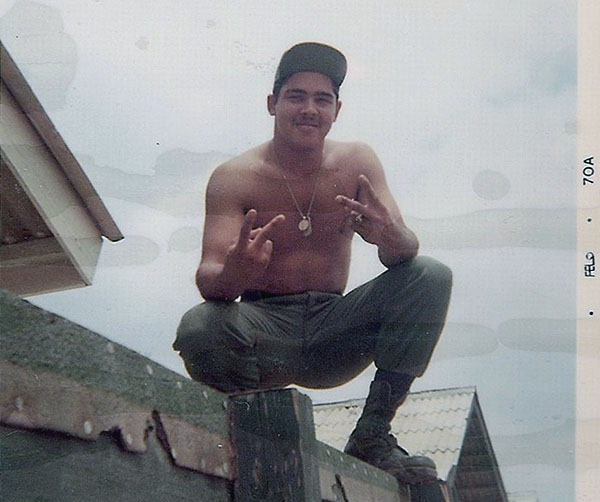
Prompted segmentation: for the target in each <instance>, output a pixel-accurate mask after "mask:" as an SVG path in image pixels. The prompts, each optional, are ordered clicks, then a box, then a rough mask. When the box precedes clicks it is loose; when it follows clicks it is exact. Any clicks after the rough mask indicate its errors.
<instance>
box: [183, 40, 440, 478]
mask: <svg viewBox="0 0 600 502" xmlns="http://www.w3.org/2000/svg"><path fill="white" fill-rule="evenodd" d="M345 73H346V59H345V57H344V56H343V55H342V54H341V53H340V52H339V51H337V50H336V49H334V48H332V47H329V46H326V45H323V44H316V43H303V44H298V45H296V46H294V47H292V48H291V49H290V50H288V51H287V52H286V53H284V55H283V56H282V59H281V62H280V64H279V67H278V70H277V74H276V77H275V84H274V88H273V93H272V94H270V95H269V96H268V98H267V108H268V111H269V113H270V115H272V116H273V117H274V133H273V138H272V140H271V141H268V142H267V143H264V144H262V145H260V146H257V147H255V148H253V149H251V150H249V151H247V152H245V153H243V154H242V155H240V156H238V157H236V158H234V159H232V160H230V161H228V162H226V163H224V164H222V165H221V166H219V167H217V168H216V169H215V171H214V173H213V174H212V176H211V178H210V181H209V183H208V187H207V190H206V219H205V227H204V239H203V250H202V260H201V263H200V266H199V268H198V271H197V274H196V282H197V285H198V289H199V290H200V293H201V294H202V296H203V297H204V299H205V300H206V301H205V302H204V303H202V304H200V305H198V306H196V307H194V308H193V309H191V310H190V311H189V312H187V313H186V314H185V316H184V317H183V319H182V321H181V325H180V327H179V330H178V333H177V340H176V341H175V344H174V348H175V349H176V350H179V351H180V354H181V356H182V358H183V359H184V362H185V364H186V368H187V369H188V371H189V373H190V375H191V376H192V377H193V378H194V379H197V380H199V381H201V382H204V383H206V384H209V385H211V386H213V387H216V388H218V389H220V390H223V391H225V392H236V391H243V390H249V389H264V388H269V387H276V386H277V387H279V386H285V385H289V384H292V383H294V384H297V385H300V386H304V387H310V388H326V387H334V386H337V385H340V384H342V383H345V382H347V381H349V380H350V379H352V378H354V377H355V376H356V375H358V374H359V373H360V372H361V371H363V370H364V369H365V368H366V367H367V366H368V365H369V364H371V363H372V362H375V365H376V367H377V372H376V376H375V379H374V381H373V382H372V383H371V387H370V390H369V395H368V397H367V401H366V405H365V408H364V410H363V414H362V416H361V418H360V419H359V421H358V422H357V425H356V429H355V430H354V432H353V433H352V435H351V437H350V439H349V441H348V444H347V446H346V448H345V451H346V452H347V453H349V454H351V455H354V456H356V457H358V458H360V459H362V460H364V461H366V462H369V463H371V464H373V465H375V466H377V467H380V468H382V469H384V470H387V471H388V472H390V473H392V474H394V475H395V476H396V477H397V478H398V479H399V480H401V481H402V482H409V483H416V482H421V481H424V480H426V479H430V478H432V477H435V476H436V470H435V464H433V462H432V461H431V460H430V459H427V458H425V457H413V456H409V455H408V453H407V452H406V451H405V450H403V449H402V448H400V447H399V446H398V445H397V443H396V441H395V438H394V437H393V436H391V435H390V434H389V432H390V421H391V419H392V418H393V417H394V415H395V413H396V410H397V408H398V406H400V405H401V404H402V402H403V401H404V399H405V398H406V396H407V394H408V391H409V388H410V385H411V384H412V382H413V380H414V379H415V378H416V377H418V376H421V375H422V374H423V372H424V371H425V368H426V367H427V364H428V362H429V359H430V358H431V354H432V351H433V348H434V346H435V344H436V343H437V340H438V338H439V335H440V332H441V330H442V327H443V324H444V320H445V316H446V310H447V306H448V302H449V297H450V289H451V282H452V281H451V272H450V270H449V269H448V268H447V267H446V266H444V265H442V264H441V263H439V262H437V261H435V260H433V259H431V258H426V257H421V256H417V252H418V248H419V243H418V239H417V237H416V236H415V234H414V233H413V232H412V231H411V230H410V229H409V228H407V226H406V225H405V223H404V221H403V219H402V216H401V214H400V211H399V209H398V206H397V205H396V202H395V201H394V198H393V197H392V195H391V193H390V190H389V188H388V186H387V183H386V179H385V175H384V171H383V168H382V166H381V163H380V162H379V160H378V158H377V156H376V155H375V153H374V152H373V151H372V150H371V148H369V147H368V146H366V145H364V144H361V143H342V142H336V141H331V140H326V139H325V138H326V136H327V134H328V132H329V130H330V129H331V127H332V125H333V123H334V122H335V120H336V119H337V117H338V114H339V112H340V108H341V102H340V100H339V87H340V85H341V83H342V81H343V79H344V77H345ZM354 234H358V235H359V236H360V237H361V238H362V239H364V240H365V241H367V242H369V243H371V244H373V245H374V246H376V247H377V250H378V256H379V259H380V261H381V263H382V264H383V265H384V266H385V267H386V268H387V271H385V272H384V273H383V274H381V275H380V276H378V277H377V278H375V279H373V280H371V281H369V282H368V283H366V284H364V285H362V286H360V287H359V288H357V289H355V290H353V291H351V292H349V293H347V294H345V295H344V294H343V291H344V289H345V287H346V283H347V280H348V271H349V266H350V251H351V241H352V237H353V236H354ZM238 297H240V301H235V300H236V299H237V298H238Z"/></svg>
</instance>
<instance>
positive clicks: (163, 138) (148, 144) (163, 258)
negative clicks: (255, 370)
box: [0, 0, 576, 502]
mask: <svg viewBox="0 0 600 502" xmlns="http://www.w3.org/2000/svg"><path fill="white" fill-rule="evenodd" d="M575 4H576V3H575V1H574V0H530V1H528V2H517V1H515V0H513V1H509V0H504V1H497V0H483V1H482V0H471V1H456V0H455V1H450V0H440V1H430V2H423V1H417V0H410V1H400V2H399V1H395V0H394V1H392V0H389V1H378V2H373V3H368V2H362V3H356V4H354V3H350V2H344V3H342V2H332V1H318V2H317V1H312V0H310V1H304V2H281V1H278V2H274V1H260V2H259V1H241V0H240V1H223V2H203V1H192V0H179V1H177V2H173V1H166V0H155V1H154V2H153V3H152V4H150V3H149V2H147V1H141V0H129V1H127V2H123V1H122V0H56V1H45V2H39V3H38V2H31V1H25V0H17V1H11V0H5V1H4V2H3V3H2V6H0V16H1V19H0V28H1V30H2V40H3V42H4V43H5V45H6V47H7V48H8V50H9V51H10V52H11V54H12V56H13V57H14V59H15V60H16V62H17V64H18V65H19V67H20V68H21V70H22V71H23V73H24V74H25V76H26V78H27V79H28V81H29V82H30V84H31V85H32V87H33V89H34V91H35V92H36V94H37V95H38V97H39V98H40V100H41V101H42V103H43V105H44V106H45V107H46V110H47V111H48V113H49V115H50V117H51V119H52V120H53V122H54V123H55V125H56V127H57V129H58V130H59V132H60V133H61V135H62V136H63V138H64V139H65V141H66V142H67V144H68V145H69V147H70V148H71V149H72V150H73V152H74V153H75V155H76V157H77V159H78V160H79V162H80V163H81V165H82V167H83V168H84V170H85V171H86V173H87V174H88V176H89V177H90V179H91V181H92V183H93V184H94V186H95V187H96V189H97V190H98V192H99V194H100V196H101V197H102V199H103V201H104V203H105V204H106V206H107V207H108V209H109V211H110V213H111V214H112V216H113V218H114V219H115V220H116V222H117V224H118V225H119V227H120V229H121V231H122V232H123V233H124V234H125V236H126V237H125V240H124V241H122V242H119V243H116V244H113V243H109V242H107V243H106V244H105V245H104V247H103V252H102V255H101V257H100V263H99V266H98V269H97V272H96V277H95V280H94V284H93V285H92V286H90V287H87V288H83V289H78V290H73V291H67V292H61V293H54V294H49V295H41V296H38V297H34V298H32V299H31V301H32V302H33V303H35V304H37V305H39V306H42V307H44V308H46V309H48V310H51V311H54V312H57V313H59V314H61V315H64V316H65V317H67V318H69V319H70V320H72V321H74V322H77V323H80V324H82V325H84V326H86V327H89V328H90V329H93V330H94V331H96V332H98V333H100V334H102V335H104V336H106V337H108V338H110V339H111V340H114V341H116V342H119V343H121V344H123V345H126V346H128V347H130V348H132V349H135V350H137V351H138V352H140V353H142V354H144V355H146V356H148V357H151V358H152V359H154V360H155V361H157V362H159V363H161V364H163V365H165V366H167V367H169V368H172V369H174V370H175V371H179V372H184V369H183V365H182V364H181V362H180V360H179V358H178V356H177V354H175V353H174V352H173V351H172V350H171V348H170V346H171V343H172V341H173V338H174V332H175V329H176V327H177V324H178V321H179V318H180V317H181V315H182V314H183V313H184V312H185V311H186V310H187V309H188V308H189V307H191V306H193V305H194V304H196V303H198V302H199V301H200V297H199V294H198V293H197V291H196V289H195V286H194V283H193V275H194V271H195V268H196V266H197V264H198V260H199V255H200V248H201V242H202V236H201V229H202V224H203V206H204V201H203V194H204V188H205V185H206V181H207V179H208V176H209V174H210V172H211V170H212V169H213V168H214V167H215V166H216V165H218V164H219V163H220V162H223V161H224V160H226V159H228V158H231V157H232V156H234V155H236V154H239V153H241V152H242V151H244V150H246V149H247V148H249V147H251V146H253V145H255V144H257V143H260V142H264V141H265V140H267V139H269V138H270V135H271V132H272V122H271V121H272V118H271V117H270V116H269V115H268V113H267V111H266V95H267V94H268V92H269V90H270V87H271V85H272V79H273V75H274V71H275V67H276V65H277V62H278V60H279V57H280V55H281V53H282V52H283V51H284V50H286V49H287V48H288V47H290V46H291V45H293V44H294V43H297V42H300V41H306V40H316V41H321V42H326V43H330V44H332V45H334V46H336V47H338V48H339V49H341V50H342V52H344V53H345V55H346V57H347V59H348V76H347V79H346V81H345V83H344V84H343V86H342V90H341V99H342V102H343V107H342V111H341V114H340V117H339V119H338V121H337V122H336V124H335V125H334V128H333V130H332V132H331V137H332V138H334V139H337V140H342V141H344V140H360V141H365V142H367V143H369V144H370V145H371V146H372V147H373V148H374V149H375V151H376V152H377V153H378V155H379V157H380V158H381V160H382V162H383V164H384V166H385V167H386V172H387V177H388V183H389V185H390V187H391V189H392V191H393V193H394V194H395V196H396V198H397V201H398V203H399V205H400V207H401V210H402V212H403V214H404V216H405V219H406V220H407V222H408V224H409V225H410V226H411V227H412V228H413V229H414V230H415V231H416V232H417V234H418V235H419V237H420V239H421V243H422V253H423V254H427V255H431V256H434V257H436V258H437V259H439V260H441V261H443V262H445V263H447V264H448V265H449V266H450V267H451V268H452V269H453V270H454V274H455V288H454V295H453V299H452V304H451V310H450V313H449V318H448V325H447V328H446V329H445V332H444V334H443V335H442V340H441V342H440V344H439V346H438V349H437V351H436V354H435V356H434V358H433V360H432V363H431V365H430V368H429V369H428V371H427V372H426V374H425V376H424V377H423V378H421V379H420V380H419V381H417V382H416V383H415V386H414V390H424V389H436V388H448V387H456V386H463V385H474V386H476V387H477V391H478V395H479V398H480V402H481V405H482V409H483V414H484V417H485V420H486V424H487V427H488V430H489V432H490V434H491V436H492V443H493V446H494V449H495V451H496V455H497V457H498V460H499V462H500V466H501V472H502V475H503V478H504V482H505V485H506V487H507V489H508V491H522V490H524V491H529V490H535V491H536V492H537V493H538V496H539V498H540V500H541V501H543V502H569V501H572V500H574V497H573V448H574V442H573V441H574V384H575V383H574V362H575V358H574V348H575V303H574V302H575V278H574V276H573V273H572V270H573V267H574V266H575V265H574V264H575V245H576V242H575V224H574V223H575V210H576V201H575V196H576V194H575V183H574V182H573V165H574V162H575V160H576V157H575V154H576V151H575V146H576V145H575V128H576V127H575V123H576V122H575V121H576V99H575V98H576V16H575V6H576V5H575ZM150 5H151V6H150ZM381 270H382V268H381V266H380V265H379V263H378V261H377V256H376V252H375V250H374V249H372V248H371V247H369V246H368V245H365V244H362V243H361V242H360V241H359V239H356V240H355V246H354V256H353V262H352V268H351V277H350V285H349V286H350V287H353V286H356V285H358V284H361V283H362V282H364V281H366V280H368V279H370V278H371V277H373V276H374V275H376V274H377V273H379V272H380V271H381ZM372 374H373V370H372V369H370V370H367V372H366V373H365V374H363V375H361V376H360V377H358V378H357V379H355V380H354V381H353V382H350V383H349V384H347V385H345V386H343V387H341V388H338V389H335V390H331V391H307V393H308V394H309V395H310V396H311V397H312V399H313V401H315V402H324V401H332V400H341V399H348V398H356V397H364V396H365V395H366V392H367V389H368V384H369V380H370V378H371V376H372Z"/></svg>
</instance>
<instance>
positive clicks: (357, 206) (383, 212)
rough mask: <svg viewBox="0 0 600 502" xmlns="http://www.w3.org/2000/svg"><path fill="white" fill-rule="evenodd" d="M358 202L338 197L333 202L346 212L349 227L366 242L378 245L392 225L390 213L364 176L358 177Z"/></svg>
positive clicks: (341, 196) (342, 196)
mask: <svg viewBox="0 0 600 502" xmlns="http://www.w3.org/2000/svg"><path fill="white" fill-rule="evenodd" d="M357 199H358V200H356V199H349V198H348V197H345V196H344V195H338V196H337V197H336V198H335V200H336V202H338V203H340V204H341V205H342V206H343V207H344V210H345V211H346V218H347V219H348V220H349V225H350V227H351V228H352V230H354V231H355V232H356V233H357V234H358V235H360V236H361V237H362V238H363V239H364V240H365V241H366V242H369V243H371V244H376V245H378V244H379V243H380V242H381V241H382V236H383V232H384V230H385V229H386V228H387V227H389V226H390V225H392V224H393V220H392V217H391V215H390V211H389V210H388V208H387V207H386V205H385V204H384V203H383V202H382V201H381V199H380V198H379V197H378V196H377V194H376V193H375V190H374V189H373V185H371V182H370V181H369V178H367V177H366V176H365V175H364V174H361V175H360V176H359V177H358V197H357Z"/></svg>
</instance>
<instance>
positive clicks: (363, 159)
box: [327, 141, 381, 171]
mask: <svg viewBox="0 0 600 502" xmlns="http://www.w3.org/2000/svg"><path fill="white" fill-rule="evenodd" d="M327 148H328V152H329V155H330V158H331V160H332V162H333V163H334V164H343V166H345V168H356V169H359V170H366V171H370V170H371V169H379V168H381V164H380V162H379V159H378V158H377V155H376V153H375V151H374V150H373V148H371V147H370V146H369V145H368V144H367V143H363V142H361V141H327Z"/></svg>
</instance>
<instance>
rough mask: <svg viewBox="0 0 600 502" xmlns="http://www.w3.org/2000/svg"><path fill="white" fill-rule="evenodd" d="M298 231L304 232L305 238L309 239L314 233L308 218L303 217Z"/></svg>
mask: <svg viewBox="0 0 600 502" xmlns="http://www.w3.org/2000/svg"><path fill="white" fill-rule="evenodd" d="M298 230H300V231H301V232H302V234H303V235H304V237H308V236H309V235H310V234H311V233H312V226H311V224H310V218H309V217H307V216H303V217H302V219H301V220H300V221H299V222H298Z"/></svg>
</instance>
